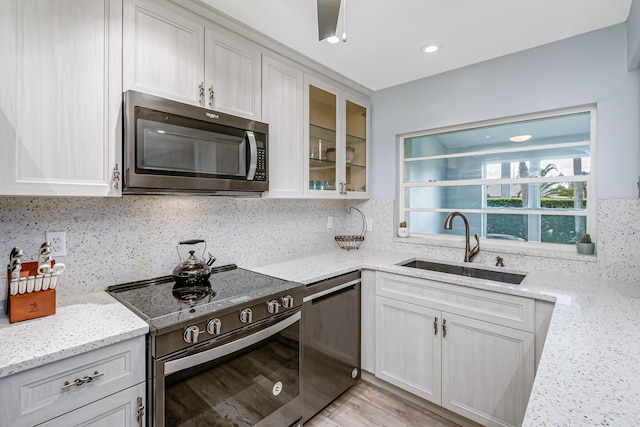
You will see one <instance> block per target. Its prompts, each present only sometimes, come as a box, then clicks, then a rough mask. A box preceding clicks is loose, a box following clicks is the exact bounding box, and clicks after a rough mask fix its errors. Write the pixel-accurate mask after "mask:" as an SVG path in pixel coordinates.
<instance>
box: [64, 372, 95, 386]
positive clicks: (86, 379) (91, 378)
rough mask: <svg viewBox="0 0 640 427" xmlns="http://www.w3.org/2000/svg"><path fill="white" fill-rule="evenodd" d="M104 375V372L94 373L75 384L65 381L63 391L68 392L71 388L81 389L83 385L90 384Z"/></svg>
mask: <svg viewBox="0 0 640 427" xmlns="http://www.w3.org/2000/svg"><path fill="white" fill-rule="evenodd" d="M103 375H104V372H98V371H94V372H93V375H87V376H86V377H82V378H76V379H75V380H73V382H69V381H65V382H64V385H63V386H62V390H66V389H68V388H71V387H80V386H81V385H82V384H86V383H90V382H91V381H93V380H94V379H96V378H98V377H101V376H103Z"/></svg>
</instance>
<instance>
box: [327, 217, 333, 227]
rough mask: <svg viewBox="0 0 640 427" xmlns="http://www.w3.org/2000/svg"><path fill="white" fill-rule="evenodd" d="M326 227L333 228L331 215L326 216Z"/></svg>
mask: <svg viewBox="0 0 640 427" xmlns="http://www.w3.org/2000/svg"><path fill="white" fill-rule="evenodd" d="M327 228H333V217H332V216H328V217H327Z"/></svg>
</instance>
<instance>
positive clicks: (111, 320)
mask: <svg viewBox="0 0 640 427" xmlns="http://www.w3.org/2000/svg"><path fill="white" fill-rule="evenodd" d="M148 331H149V326H148V325H147V323H146V322H145V321H144V320H142V319H141V318H139V317H138V316H136V315H135V314H134V313H133V312H131V311H130V310H129V309H127V308H126V307H125V306H123V305H122V304H120V303H119V302H117V301H116V300H115V299H113V298H112V297H111V296H110V295H109V294H107V293H106V292H96V293H91V294H81V295H77V296H74V297H69V298H60V297H59V298H58V303H57V307H56V314H53V315H51V316H46V317H40V318H37V319H32V320H26V321H23V322H17V323H13V324H10V323H9V318H8V317H7V316H6V315H4V312H2V315H1V316H0V343H2V346H0V378H2V377H6V376H8V375H11V374H15V373H18V372H21V371H25V370H27V369H30V368H35V367H38V366H41V365H44V364H47V363H51V362H55V361H57V360H61V359H65V358H67V357H71V356H74V355H76V354H81V353H85V352H87V351H91V350H95V349H98V348H101V347H105V346H108V345H110V344H115V343H117V342H120V341H124V340H127V339H130V338H134V337H137V336H140V335H145V334H146V333H147V332H148Z"/></svg>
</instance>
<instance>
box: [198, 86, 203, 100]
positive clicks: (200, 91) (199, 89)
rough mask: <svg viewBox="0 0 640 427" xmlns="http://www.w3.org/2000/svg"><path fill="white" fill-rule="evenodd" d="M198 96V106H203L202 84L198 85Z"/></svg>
mask: <svg viewBox="0 0 640 427" xmlns="http://www.w3.org/2000/svg"><path fill="white" fill-rule="evenodd" d="M198 95H199V97H200V105H204V83H202V82H201V83H200V84H199V85H198Z"/></svg>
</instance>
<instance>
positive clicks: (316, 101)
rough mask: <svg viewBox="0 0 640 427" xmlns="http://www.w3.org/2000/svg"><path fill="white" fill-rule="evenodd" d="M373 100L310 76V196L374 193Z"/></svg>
mask: <svg viewBox="0 0 640 427" xmlns="http://www.w3.org/2000/svg"><path fill="white" fill-rule="evenodd" d="M369 115H370V108H369V101H368V100H367V99H365V98H364V97H363V96H359V95H358V94H356V93H353V92H351V91H349V90H347V89H341V88H337V87H334V86H332V85H330V84H327V83H326V82H325V81H323V80H320V79H317V78H315V77H312V76H305V126H304V128H305V141H306V142H307V143H306V144H305V147H304V150H305V160H304V161H303V162H304V164H305V171H304V172H305V179H304V181H305V183H306V184H307V185H306V186H305V197H321V198H351V199H366V198H368V197H369V193H368V189H367V184H368V182H369V170H368V164H369V150H368V148H369V147H368V142H367V138H368V135H369V123H370V120H369Z"/></svg>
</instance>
